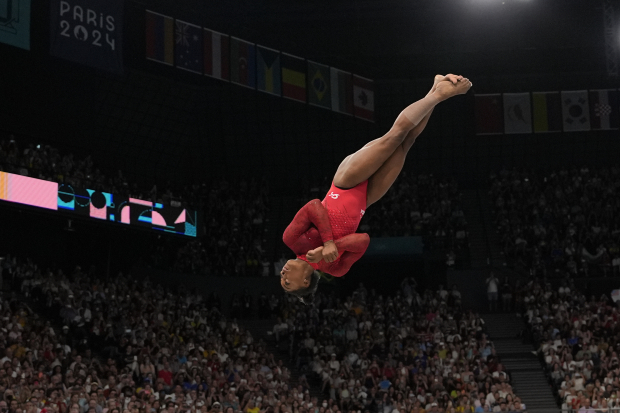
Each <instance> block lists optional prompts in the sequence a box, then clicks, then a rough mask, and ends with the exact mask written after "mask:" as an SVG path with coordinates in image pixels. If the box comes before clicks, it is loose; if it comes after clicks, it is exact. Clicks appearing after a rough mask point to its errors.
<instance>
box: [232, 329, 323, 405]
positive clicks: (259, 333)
mask: <svg viewBox="0 0 620 413" xmlns="http://www.w3.org/2000/svg"><path fill="white" fill-rule="evenodd" d="M238 322H239V324H241V325H242V326H243V327H244V328H245V329H246V330H248V331H249V332H250V333H252V337H254V341H256V342H257V341H259V340H262V341H264V342H265V344H266V347H267V352H268V353H272V354H273V355H274V358H275V359H276V360H282V361H283V362H284V366H285V367H286V368H287V369H289V371H290V373H291V384H292V385H293V386H296V385H297V383H298V381H299V377H300V376H301V375H302V374H303V373H302V372H300V371H299V370H298V369H297V367H295V359H294V358H293V359H292V358H291V357H290V355H289V345H288V344H289V342H288V341H283V342H282V343H281V344H280V345H278V344H277V343H276V341H275V337H274V336H273V335H271V334H268V333H267V332H268V331H272V330H273V326H274V325H275V323H276V320H275V319H273V318H272V319H267V320H258V319H244V320H238ZM308 384H310V397H316V398H317V399H318V400H319V402H321V401H323V399H324V397H323V395H322V393H321V389H320V387H317V386H316V385H315V384H314V383H312V381H311V380H308Z"/></svg>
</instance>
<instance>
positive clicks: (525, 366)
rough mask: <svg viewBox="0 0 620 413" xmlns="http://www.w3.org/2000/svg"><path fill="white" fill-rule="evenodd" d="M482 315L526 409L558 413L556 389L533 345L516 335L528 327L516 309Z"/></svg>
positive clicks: (531, 412)
mask: <svg viewBox="0 0 620 413" xmlns="http://www.w3.org/2000/svg"><path fill="white" fill-rule="evenodd" d="M483 319H484V321H485V324H486V328H487V332H488V333H489V337H490V339H491V340H492V341H493V344H494V345H495V351H496V352H497V355H498V356H499V358H500V360H501V362H502V364H503V365H504V368H505V369H506V371H508V372H509V374H510V378H511V384H512V388H513V390H514V392H515V394H516V395H517V396H519V397H520V398H521V401H522V402H523V403H525V406H526V407H527V411H528V412H529V413H559V412H560V409H559V408H558V406H557V404H556V401H555V397H554V395H553V389H552V388H551V385H550V384H549V382H548V381H547V378H546V377H545V374H544V371H543V369H542V367H541V365H540V362H539V360H538V358H537V357H536V356H535V355H534V354H532V351H533V350H534V348H533V347H532V345H531V344H524V343H523V340H522V339H521V338H518V337H517V336H518V335H519V333H520V332H521V331H523V329H524V328H525V325H524V324H523V320H522V319H521V318H519V317H517V316H516V315H514V314H513V313H511V314H485V315H484V316H483Z"/></svg>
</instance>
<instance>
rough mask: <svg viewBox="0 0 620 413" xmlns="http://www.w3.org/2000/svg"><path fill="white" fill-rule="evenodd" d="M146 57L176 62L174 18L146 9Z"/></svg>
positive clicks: (168, 62) (169, 62)
mask: <svg viewBox="0 0 620 413" xmlns="http://www.w3.org/2000/svg"><path fill="white" fill-rule="evenodd" d="M146 58H147V59H149V60H155V61H156V62H160V63H164V64H167V65H171V66H172V65H173V64H174V19H173V18H172V17H170V16H164V15H163V14H159V13H155V12H152V11H150V10H147V11H146Z"/></svg>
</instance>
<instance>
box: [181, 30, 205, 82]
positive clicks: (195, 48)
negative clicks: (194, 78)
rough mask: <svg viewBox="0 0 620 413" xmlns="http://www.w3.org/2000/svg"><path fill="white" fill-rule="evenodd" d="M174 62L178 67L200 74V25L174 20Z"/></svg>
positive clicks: (202, 64) (201, 62)
mask: <svg viewBox="0 0 620 413" xmlns="http://www.w3.org/2000/svg"><path fill="white" fill-rule="evenodd" d="M174 23H175V28H176V31H175V35H176V39H175V40H176V41H175V45H174V63H175V65H176V67H178V68H179V69H183V70H187V71H188V72H194V73H200V74H202V69H203V68H204V63H203V60H202V59H203V58H202V51H203V47H202V38H203V36H202V27H200V26H196V25H195V24H191V23H187V22H184V21H181V20H176V21H175V22H174Z"/></svg>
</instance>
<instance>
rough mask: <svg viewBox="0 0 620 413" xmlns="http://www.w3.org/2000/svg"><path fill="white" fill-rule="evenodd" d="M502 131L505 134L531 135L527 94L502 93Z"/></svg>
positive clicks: (530, 107) (529, 105)
mask: <svg viewBox="0 0 620 413" xmlns="http://www.w3.org/2000/svg"><path fill="white" fill-rule="evenodd" d="M504 130H505V132H506V133H507V134H513V133H532V105H531V102H530V94H529V93H504Z"/></svg>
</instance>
